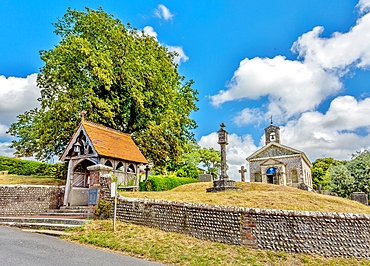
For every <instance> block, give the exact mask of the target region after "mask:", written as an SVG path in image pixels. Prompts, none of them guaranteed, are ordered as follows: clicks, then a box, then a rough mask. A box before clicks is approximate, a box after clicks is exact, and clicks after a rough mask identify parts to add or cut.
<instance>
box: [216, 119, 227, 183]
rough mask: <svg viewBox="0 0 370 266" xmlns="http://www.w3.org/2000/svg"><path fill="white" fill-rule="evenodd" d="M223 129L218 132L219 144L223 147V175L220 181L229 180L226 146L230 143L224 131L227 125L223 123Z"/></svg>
mask: <svg viewBox="0 0 370 266" xmlns="http://www.w3.org/2000/svg"><path fill="white" fill-rule="evenodd" d="M220 126H221V128H220V129H219V130H218V131H217V133H218V142H217V143H218V144H220V146H221V175H220V180H228V179H229V177H228V176H227V173H226V145H227V144H229V143H228V133H227V131H226V130H225V129H224V127H225V124H224V123H222V124H221V125H220Z"/></svg>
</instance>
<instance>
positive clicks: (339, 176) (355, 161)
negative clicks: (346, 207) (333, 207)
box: [329, 150, 370, 198]
mask: <svg viewBox="0 0 370 266" xmlns="http://www.w3.org/2000/svg"><path fill="white" fill-rule="evenodd" d="M329 171H330V179H331V183H332V184H331V189H332V191H333V192H336V193H337V194H338V195H339V196H341V197H345V198H349V197H350V194H351V193H352V192H365V193H367V194H369V193H370V151H369V150H365V151H361V152H356V154H353V155H352V159H351V160H350V161H348V162H347V163H345V164H344V165H337V166H332V167H331V168H330V170H329Z"/></svg>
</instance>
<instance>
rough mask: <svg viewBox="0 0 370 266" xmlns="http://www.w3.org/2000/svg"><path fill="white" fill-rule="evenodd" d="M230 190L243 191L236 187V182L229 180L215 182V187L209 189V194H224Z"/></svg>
mask: <svg viewBox="0 0 370 266" xmlns="http://www.w3.org/2000/svg"><path fill="white" fill-rule="evenodd" d="M228 190H234V191H241V190H242V189H241V188H238V187H236V186H235V181H234V180H228V179H223V180H215V181H213V187H211V188H207V192H222V191H228Z"/></svg>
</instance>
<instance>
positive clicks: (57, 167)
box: [0, 156, 67, 179]
mask: <svg viewBox="0 0 370 266" xmlns="http://www.w3.org/2000/svg"><path fill="white" fill-rule="evenodd" d="M0 171H8V172H9V174H13V175H28V176H49V177H55V178H59V179H65V178H66V177H67V164H66V163H56V164H51V163H44V162H36V161H30V160H21V159H16V158H9V157H4V156H0Z"/></svg>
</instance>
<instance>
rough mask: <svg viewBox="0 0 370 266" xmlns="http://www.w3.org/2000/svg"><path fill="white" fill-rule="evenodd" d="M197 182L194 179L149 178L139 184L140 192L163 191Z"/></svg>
mask: <svg viewBox="0 0 370 266" xmlns="http://www.w3.org/2000/svg"><path fill="white" fill-rule="evenodd" d="M195 182H198V180H197V179H194V178H180V177H177V176H160V175H158V176H149V177H148V179H147V180H146V181H144V182H140V184H139V185H140V191H165V190H171V189H173V188H175V187H178V186H181V185H185V184H189V183H195Z"/></svg>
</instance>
